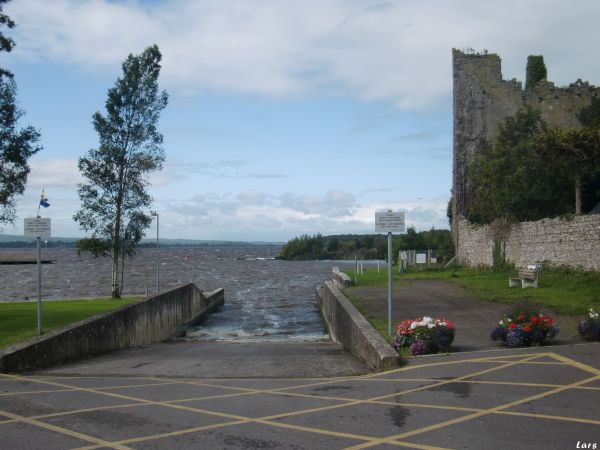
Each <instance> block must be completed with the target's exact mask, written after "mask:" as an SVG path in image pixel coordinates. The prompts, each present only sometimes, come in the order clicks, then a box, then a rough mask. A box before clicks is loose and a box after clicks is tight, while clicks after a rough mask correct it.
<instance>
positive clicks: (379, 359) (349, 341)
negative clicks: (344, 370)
mask: <svg viewBox="0 0 600 450" xmlns="http://www.w3.org/2000/svg"><path fill="white" fill-rule="evenodd" d="M317 304H318V305H319V308H320V310H321V315H322V317H323V320H324V321H325V324H326V325H327V329H328V330H329V334H330V335H331V338H332V339H333V340H334V341H335V342H337V343H338V344H340V345H342V346H343V347H344V348H345V349H346V350H347V351H349V352H350V353H352V355H354V356H355V357H356V358H358V359H360V360H361V361H363V362H364V363H365V364H367V365H368V366H369V367H371V368H372V369H373V370H375V371H377V372H382V371H384V370H389V369H394V368H396V367H398V366H399V364H400V356H399V355H398V353H397V352H396V351H395V350H394V349H393V348H392V347H391V346H390V345H389V344H388V343H387V342H386V341H385V339H383V337H381V335H380V334H379V333H378V332H377V331H376V330H375V329H374V328H373V327H372V326H371V324H370V323H369V322H367V319H365V318H364V317H363V315H362V314H361V313H360V312H358V310H357V309H356V308H355V307H354V305H352V303H350V300H348V299H347V298H346V296H345V295H344V294H343V293H342V292H341V291H340V290H339V289H338V288H336V287H335V284H334V282H333V281H327V282H325V284H324V285H323V286H321V288H319V289H318V290H317Z"/></svg>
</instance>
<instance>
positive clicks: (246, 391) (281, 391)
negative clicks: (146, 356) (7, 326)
mask: <svg viewBox="0 0 600 450" xmlns="http://www.w3.org/2000/svg"><path fill="white" fill-rule="evenodd" d="M550 355H551V356H552V357H555V355H554V354H546V353H545V354H537V355H531V356H529V355H528V356H529V357H528V358H524V359H521V360H519V361H497V360H496V359H497V357H496V358H477V359H466V360H460V361H446V362H441V363H432V364H423V365H417V366H411V367H406V368H400V369H396V370H395V371H392V373H394V372H401V371H408V370H415V369H419V368H423V367H433V366H443V365H454V364H459V363H471V362H476V363H477V362H493V363H496V364H498V365H499V366H498V367H492V368H488V369H485V370H482V371H479V372H474V373H471V374H467V375H463V376H461V377H457V378H455V379H450V380H435V379H413V381H425V382H427V381H431V382H432V384H428V385H425V386H420V387H418V388H413V389H409V390H405V391H402V392H398V393H393V394H388V395H384V396H379V397H373V398H369V399H361V400H359V399H348V398H343V397H325V396H315V395H309V394H299V393H293V392H285V391H286V390H294V389H300V388H304V387H312V386H321V385H326V384H331V383H340V382H343V381H354V380H368V381H389V382H392V381H395V382H399V383H401V382H402V381H409V380H404V379H386V378H381V374H371V375H367V376H361V377H343V378H329V379H316V380H318V381H315V382H314V383H307V384H301V385H297V386H285V387H280V388H275V389H250V388H240V387H236V386H228V385H225V386H223V385H222V384H219V383H214V384H213V383H206V382H198V381H197V380H193V381H184V380H167V381H165V380H164V379H157V378H152V379H154V380H156V381H159V382H158V383H155V384H153V385H162V384H165V385H168V384H181V383H185V384H193V385H200V386H208V387H218V388H224V389H232V390H239V391H242V392H240V393H236V394H224V395H219V396H210V397H199V398H198V399H219V398H227V397H235V396H245V395H251V394H259V393H266V394H275V395H292V396H299V397H305V396H306V397H309V398H319V399H324V400H335V401H339V402H341V404H338V405H330V406H325V407H321V408H312V409H306V410H300V411H293V412H287V413H283V414H277V415H273V416H265V417H260V418H249V417H244V416H237V415H233V414H225V413H218V412H215V411H208V410H203V409H199V408H190V407H185V406H183V405H179V404H176V403H181V402H185V401H190V399H187V400H169V401H162V402H161V401H151V400H146V399H140V398H137V397H132V396H126V395H121V394H116V393H112V392H103V391H104V390H107V389H111V388H114V387H104V388H92V389H91V388H84V387H73V386H71V385H63V384H60V383H53V382H49V381H46V380H44V379H37V378H33V379H32V378H28V379H29V380H32V381H36V382H40V383H44V384H50V385H55V386H60V387H66V388H68V389H67V390H79V391H84V392H90V393H93V394H99V395H107V396H111V397H116V398H122V399H127V400H130V401H135V402H140V403H139V404H129V405H117V406H112V407H102V408H103V409H110V408H118V407H126V406H131V407H135V406H142V405H162V406H166V407H171V408H175V409H182V410H188V411H192V412H199V413H205V414H208V415H213V416H214V415H216V416H219V417H225V418H230V419H234V420H233V421H232V422H225V423H221V424H215V425H208V426H204V427H196V428H192V429H187V430H178V431H174V432H171V433H163V434H157V435H152V436H143V437H137V438H134V439H133V440H123V441H119V442H116V443H112V444H111V443H109V444H110V445H109V446H113V448H117V447H114V445H123V444H126V443H128V442H142V441H146V440H151V439H159V438H162V437H168V436H176V435H182V434H188V433H191V432H194V431H190V430H195V431H202V430H206V429H211V428H219V427H226V426H231V425H234V424H242V423H262V424H265V425H271V426H275V427H280V428H290V429H291V428H295V429H298V430H302V431H306V432H311V433H318V434H329V435H335V436H345V437H348V438H352V439H359V440H363V441H365V440H366V441H367V442H366V443H365V444H362V445H361V446H357V447H352V448H365V447H371V446H373V445H376V444H377V443H387V444H392V445H398V446H399V445H402V446H407V447H412V448H434V447H428V446H421V445H420V444H413V443H408V442H406V443H404V442H400V441H399V440H398V439H402V438H403V437H408V436H409V435H413V434H420V433H425V432H427V431H432V430H434V429H438V428H442V427H445V426H449V425H451V424H453V423H459V422H462V421H467V420H471V419H472V418H475V417H480V416H482V415H486V414H494V413H498V414H506V415H520V416H529V415H528V414H527V413H516V412H509V411H502V409H506V408H510V407H512V406H516V405H518V404H521V403H524V402H527V401H531V400H535V399H537V398H543V397H545V396H548V395H552V394H553V393H557V392H560V391H563V390H565V389H573V388H582V389H584V388H586V387H582V386H581V385H582V384H586V383H589V382H591V381H594V380H596V379H598V378H600V377H593V378H590V379H587V380H582V381H580V382H577V383H572V384H571V385H567V386H556V385H539V386H540V387H555V388H554V389H553V390H552V391H549V392H546V393H543V394H538V395H536V396H531V397H528V398H526V399H523V400H519V401H516V402H513V403H511V404H507V405H502V406H499V407H496V408H491V409H487V410H476V409H475V410H474V409H471V408H457V407H444V406H442V405H422V407H430V408H432V407H433V408H440V409H454V410H459V411H466V412H471V411H475V412H474V414H470V415H467V416H463V417H461V418H457V419H453V420H451V421H446V422H442V423H440V424H436V425H432V426H430V427H425V428H422V429H420V430H414V431H413V432H409V433H405V434H402V435H396V436H390V437H387V438H375V437H369V436H360V435H354V434H348V433H338V432H335V431H330V430H322V429H318V428H311V427H299V426H297V425H291V424H286V423H280V422H274V421H272V420H271V419H276V418H281V417H285V416H290V415H298V414H306V413H310V412H316V411H323V410H329V409H335V408H341V407H349V406H353V405H357V404H361V403H375V404H378V403H380V404H391V402H385V401H384V399H386V398H390V397H396V396H399V395H402V394H406V393H410V392H416V391H420V390H424V389H429V388H432V387H436V386H441V385H444V384H448V383H454V382H464V383H470V382H472V383H483V384H517V385H524V384H523V383H507V382H478V381H469V380H467V379H468V378H471V377H474V376H478V375H482V374H484V373H489V372H492V371H496V370H501V369H505V368H507V367H510V366H513V365H516V364H524V363H525V364H526V363H528V361H529V360H533V359H536V358H540V357H542V356H550ZM523 356H525V355H520V357H521V358H523ZM556 356H559V358H560V363H561V364H568V365H571V366H575V367H578V368H580V369H582V370H585V371H587V372H592V373H594V374H598V373H600V371H598V370H597V369H595V368H593V367H590V366H587V365H585V364H582V363H578V362H577V361H573V360H570V359H569V358H565V357H560V355H556ZM556 359H557V360H559V359H558V358H556ZM387 373H390V372H387ZM4 377H7V376H4ZM4 377H3V378H4ZM8 377H11V378H13V377H14V378H13V379H27V378H24V377H17V376H14V375H10V376H8ZM376 377H377V378H376ZM85 378H99V377H85ZM372 378H376V380H372ZM146 379H148V378H146ZM530 385H533V386H536V385H534V384H530ZM139 386H140V387H144V386H149V385H148V384H146V385H139ZM129 387H137V385H129V386H123V388H129ZM587 389H598V388H594V387H587ZM38 392H39V391H38ZM52 392H56V391H52ZM393 404H395V405H397V404H399V403H393ZM401 405H405V406H414V407H420V406H421V405H419V404H410V403H406V404H401ZM96 409H100V408H90V409H88V410H90V411H92V410H96ZM81 411H86V410H81ZM0 413H1V412H0ZM67 413H68V412H67ZM61 414H64V413H56V414H55V415H61ZM19 417H20V416H19ZM531 417H536V418H546V419H554V420H566V421H572V422H581V423H590V424H596V422H595V421H589V420H586V419H578V418H572V417H560V416H542V415H535V414H532V415H531ZM14 420H15V421H28V420H29V421H33V422H36V421H35V419H31V418H30V419H28V418H23V420H22V419H21V418H17V419H14ZM11 422H12V420H11ZM40 423H41V424H44V425H47V424H45V423H44V422H40ZM67 431H68V430H67ZM417 432H418V433H417ZM82 436H85V435H82ZM88 440H89V439H88ZM100 441H101V440H100ZM105 445H106V444H104V443H100V442H98V445H94V446H90V447H86V448H98V447H101V446H105Z"/></svg>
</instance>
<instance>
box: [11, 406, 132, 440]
mask: <svg viewBox="0 0 600 450" xmlns="http://www.w3.org/2000/svg"><path fill="white" fill-rule="evenodd" d="M0 412H1V413H2V415H4V416H7V417H11V418H12V419H15V420H18V421H19V422H23V423H26V424H28V425H33V426H36V427H39V428H44V429H46V430H50V431H55V432H57V433H60V434H63V435H66V436H71V437H74V438H77V439H80V440H82V441H87V442H93V443H94V444H100V445H102V446H103V447H110V448H114V449H118V450H129V447H126V446H123V445H119V444H115V443H112V442H109V441H105V440H103V439H98V438H96V437H93V436H89V435H87V434H83V433H79V432H77V431H72V430H68V429H66V428H62V427H57V426H55V425H51V424H49V423H46V422H41V421H39V420H35V419H31V418H28V417H25V416H20V415H18V414H13V413H10V412H8V411H0Z"/></svg>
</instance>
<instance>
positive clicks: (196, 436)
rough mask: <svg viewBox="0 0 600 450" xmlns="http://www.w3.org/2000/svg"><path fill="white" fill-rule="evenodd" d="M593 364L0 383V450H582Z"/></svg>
mask: <svg viewBox="0 0 600 450" xmlns="http://www.w3.org/2000/svg"><path fill="white" fill-rule="evenodd" d="M176 345H177V344H176ZM218 345H224V344H222V343H221V344H218ZM174 348H176V347H174ZM599 356H600V344H597V343H596V344H593V343H592V344H580V345H562V346H552V347H550V346H549V347H537V348H528V349H519V350H516V349H515V350H487V351H482V352H465V353H456V354H452V355H446V356H433V357H423V358H416V359H412V360H410V361H409V363H408V364H407V365H406V366H405V367H402V368H400V369H397V370H392V371H389V372H385V373H380V374H366V375H359V376H339V377H317V378H314V377H301V378H299V377H281V378H268V379H267V378H262V377H258V378H257V377H244V378H237V377H233V378H229V377H216V378H213V377H200V376H196V377H188V376H184V377H175V376H152V375H149V374H147V375H144V376H133V377H132V376H127V377H124V376H122V375H120V376H119V375H116V374H115V375H114V376H101V375H98V374H96V375H93V374H84V375H75V373H76V372H77V366H76V365H74V366H71V368H70V370H71V372H72V375H71V376H66V375H64V374H61V373H60V370H58V371H57V372H56V373H52V372H51V371H47V372H45V373H44V374H41V373H37V374H30V375H0V436H1V437H2V438H1V440H0V448H3V449H4V448H7V449H31V450H34V449H45V450H47V449H73V448H79V449H83V448H86V449H92V448H103V449H104V448H113V449H130V448H133V449H137V448H143V449H211V450H212V449H258V448H261V449H279V448H294V449H304V448H306V449H338V448H346V449H360V448H373V449H392V448H421V449H430V448H431V449H434V448H469V449H495V450H496V449H498V448H518V449H529V448H531V449H539V448H547V449H568V448H585V447H582V446H581V444H582V443H586V444H587V443H590V444H596V445H598V444H600V410H599V409H598V404H599V403H600V358H599ZM80 364H82V365H81V367H82V368H83V367H85V364H86V362H85V361H84V362H82V363H80ZM81 372H82V373H84V372H85V370H83V369H82V370H81ZM578 443H579V444H578ZM578 445H579V447H578ZM587 448H592V447H587Z"/></svg>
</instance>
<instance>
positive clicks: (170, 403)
mask: <svg viewBox="0 0 600 450" xmlns="http://www.w3.org/2000/svg"><path fill="white" fill-rule="evenodd" d="M256 394H257V392H236V393H235V394H225V395H212V396H206V397H193V398H185V399H182V400H164V401H163V402H162V403H165V404H169V405H172V404H177V403H186V402H195V401H198V400H220V399H223V398H232V397H247V396H250V395H256Z"/></svg>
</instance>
